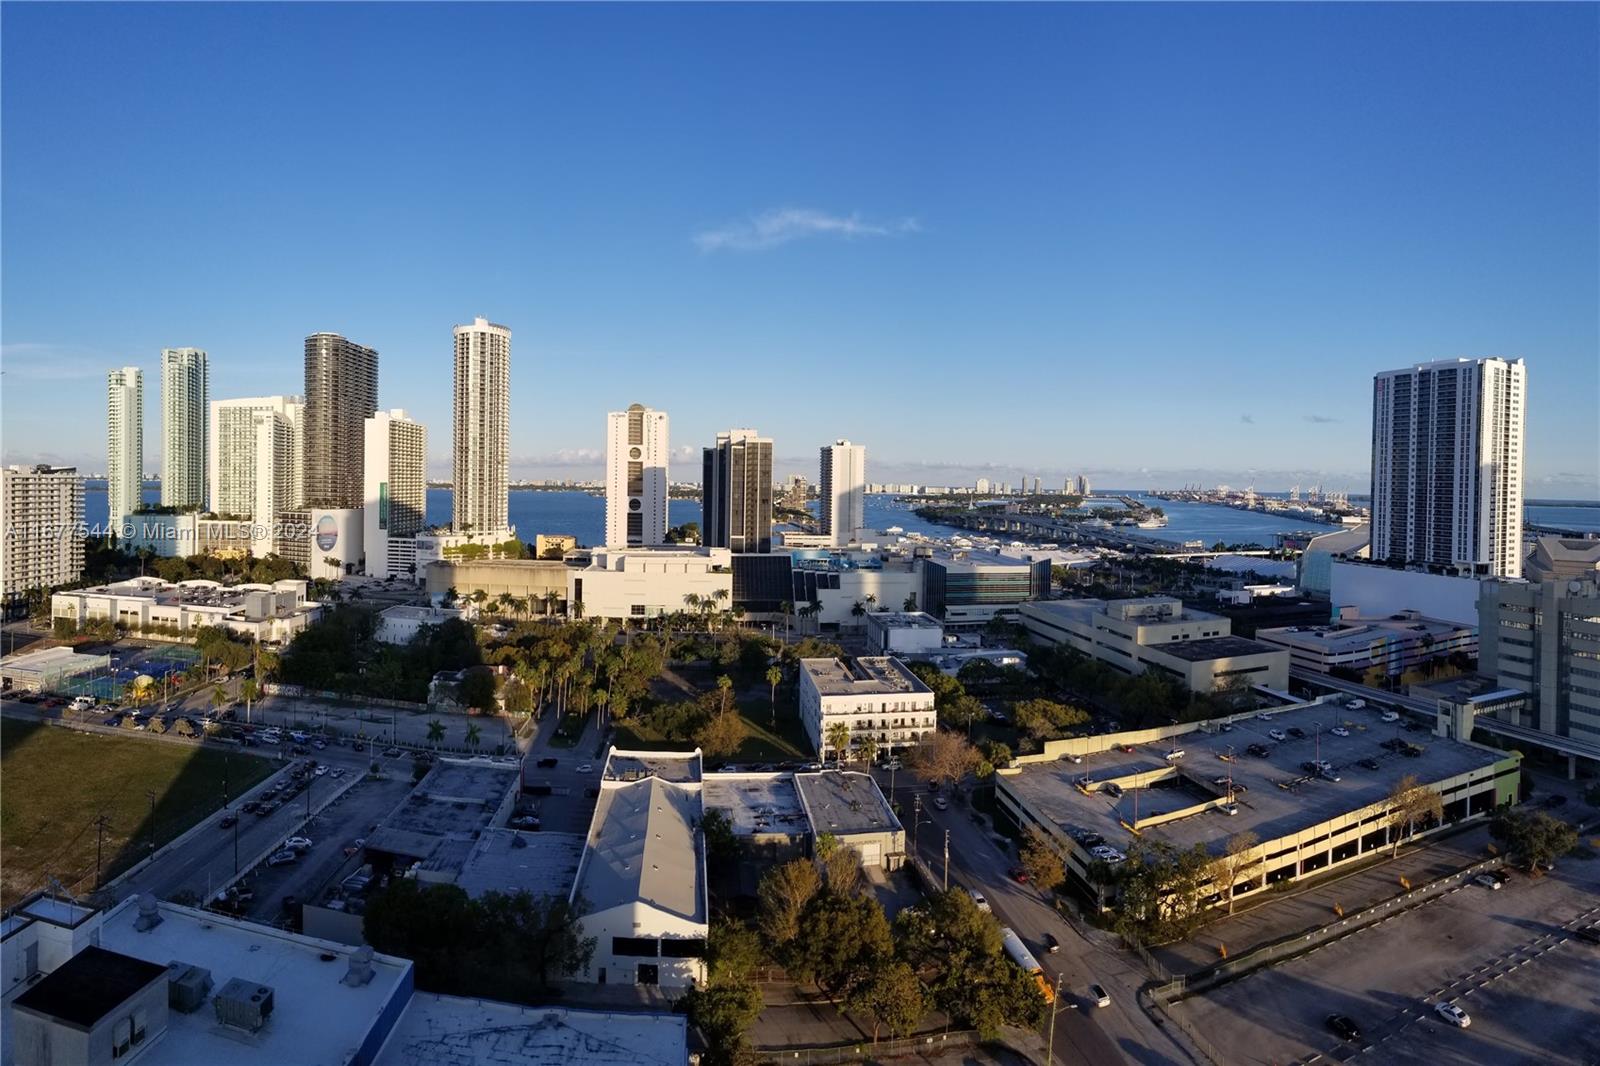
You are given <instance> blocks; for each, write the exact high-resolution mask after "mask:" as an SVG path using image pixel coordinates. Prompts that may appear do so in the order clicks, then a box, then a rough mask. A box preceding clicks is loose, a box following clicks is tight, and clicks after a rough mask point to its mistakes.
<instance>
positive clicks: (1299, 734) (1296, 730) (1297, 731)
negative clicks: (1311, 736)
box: [1289, 725, 1306, 740]
mask: <svg viewBox="0 0 1600 1066" xmlns="http://www.w3.org/2000/svg"><path fill="white" fill-rule="evenodd" d="M1289 735H1290V736H1291V737H1294V738H1295V739H1296V740H1304V739H1305V738H1306V731H1305V730H1304V729H1301V728H1300V727H1299V726H1297V725H1292V726H1290V727H1289Z"/></svg>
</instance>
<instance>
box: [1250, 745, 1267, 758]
mask: <svg viewBox="0 0 1600 1066" xmlns="http://www.w3.org/2000/svg"><path fill="white" fill-rule="evenodd" d="M1244 750H1245V754H1247V755H1254V756H1255V757H1256V758H1258V759H1265V758H1266V757H1267V756H1268V755H1269V754H1271V750H1272V749H1270V748H1268V747H1267V746H1266V745H1265V744H1251V745H1250V746H1249V747H1247V748H1245V749H1244Z"/></svg>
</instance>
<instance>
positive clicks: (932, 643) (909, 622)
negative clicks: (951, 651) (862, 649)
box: [863, 611, 944, 656]
mask: <svg viewBox="0 0 1600 1066" xmlns="http://www.w3.org/2000/svg"><path fill="white" fill-rule="evenodd" d="M863 617H864V618H865V620H866V623H867V644H868V646H869V647H871V648H872V651H873V653H874V654H876V655H917V656H929V655H936V654H938V652H940V651H941V650H943V648H944V626H942V625H940V624H939V620H938V619H937V618H935V617H933V615H931V614H926V613H924V612H922V611H868V612H867V613H866V615H864V616H863Z"/></svg>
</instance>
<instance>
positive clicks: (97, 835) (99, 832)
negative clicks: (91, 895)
mask: <svg viewBox="0 0 1600 1066" xmlns="http://www.w3.org/2000/svg"><path fill="white" fill-rule="evenodd" d="M109 828H111V820H110V819H109V818H107V817H106V816H105V815H104V814H102V815H100V817H98V818H96V819H95V820H94V886H95V887H96V888H99V887H100V851H101V845H103V844H104V843H105V839H106V830H107V829H109Z"/></svg>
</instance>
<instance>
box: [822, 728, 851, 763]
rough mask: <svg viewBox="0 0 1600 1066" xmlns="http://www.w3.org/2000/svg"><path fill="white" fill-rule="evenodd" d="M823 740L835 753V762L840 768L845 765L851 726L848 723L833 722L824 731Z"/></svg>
mask: <svg viewBox="0 0 1600 1066" xmlns="http://www.w3.org/2000/svg"><path fill="white" fill-rule="evenodd" d="M823 739H824V741H825V742H826V743H827V746H828V749H830V750H832V751H833V754H834V760H835V762H836V763H837V765H839V766H841V767H842V766H843V765H844V753H845V749H846V748H848V747H849V746H850V725H849V723H847V722H831V723H829V725H828V728H827V729H825V730H823Z"/></svg>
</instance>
